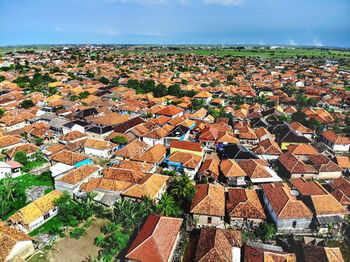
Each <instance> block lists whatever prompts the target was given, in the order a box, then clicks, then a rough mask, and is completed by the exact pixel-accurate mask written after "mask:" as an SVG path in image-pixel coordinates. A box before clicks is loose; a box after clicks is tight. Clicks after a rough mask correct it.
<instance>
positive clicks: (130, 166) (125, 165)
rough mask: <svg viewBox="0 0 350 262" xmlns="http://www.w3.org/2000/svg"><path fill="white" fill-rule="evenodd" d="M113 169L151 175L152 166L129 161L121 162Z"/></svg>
mask: <svg viewBox="0 0 350 262" xmlns="http://www.w3.org/2000/svg"><path fill="white" fill-rule="evenodd" d="M113 167H114V168H118V169H125V170H130V171H139V172H144V173H152V170H151V169H153V165H152V164H150V163H147V162H138V161H131V160H121V161H119V163H115V164H114V165H113Z"/></svg>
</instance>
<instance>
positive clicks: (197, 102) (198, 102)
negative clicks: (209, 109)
mask: <svg viewBox="0 0 350 262" xmlns="http://www.w3.org/2000/svg"><path fill="white" fill-rule="evenodd" d="M204 106H205V101H204V99H194V100H192V102H191V109H192V110H196V111H197V110H199V109H201V108H202V107H204Z"/></svg>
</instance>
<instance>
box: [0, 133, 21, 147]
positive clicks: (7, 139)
mask: <svg viewBox="0 0 350 262" xmlns="http://www.w3.org/2000/svg"><path fill="white" fill-rule="evenodd" d="M21 144H23V140H22V138H18V137H17V136H3V137H0V150H4V149H10V148H12V147H14V146H19V145H21Z"/></svg>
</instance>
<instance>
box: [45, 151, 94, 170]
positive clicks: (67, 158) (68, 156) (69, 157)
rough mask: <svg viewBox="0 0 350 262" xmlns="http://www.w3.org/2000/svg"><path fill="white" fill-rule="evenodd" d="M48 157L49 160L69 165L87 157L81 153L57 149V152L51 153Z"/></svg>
mask: <svg viewBox="0 0 350 262" xmlns="http://www.w3.org/2000/svg"><path fill="white" fill-rule="evenodd" d="M50 158H51V160H54V161H56V162H61V163H63V164H67V165H70V166H73V165H75V164H77V163H79V162H81V161H83V160H85V159H88V157H87V156H85V155H83V154H80V153H75V152H72V151H68V150H62V151H59V152H58V153H55V154H53V155H52V156H51V157H50Z"/></svg>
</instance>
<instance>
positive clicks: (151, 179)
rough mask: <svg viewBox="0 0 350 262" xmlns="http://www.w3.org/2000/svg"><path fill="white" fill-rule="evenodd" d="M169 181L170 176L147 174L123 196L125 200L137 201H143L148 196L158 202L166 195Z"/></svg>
mask: <svg viewBox="0 0 350 262" xmlns="http://www.w3.org/2000/svg"><path fill="white" fill-rule="evenodd" d="M168 180H169V177H168V176H164V175H159V174H146V175H145V176H144V177H142V178H141V180H139V181H138V182H137V183H136V184H134V185H132V186H131V187H129V188H127V189H126V190H125V191H124V192H123V193H122V196H123V197H124V198H127V199H132V200H136V201H138V200H141V199H142V197H144V196H147V197H149V198H150V199H153V200H154V201H156V202H157V201H158V200H159V199H161V198H162V195H163V194H164V193H165V191H166V189H167V182H168Z"/></svg>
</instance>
